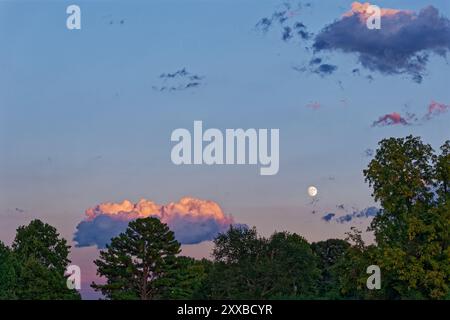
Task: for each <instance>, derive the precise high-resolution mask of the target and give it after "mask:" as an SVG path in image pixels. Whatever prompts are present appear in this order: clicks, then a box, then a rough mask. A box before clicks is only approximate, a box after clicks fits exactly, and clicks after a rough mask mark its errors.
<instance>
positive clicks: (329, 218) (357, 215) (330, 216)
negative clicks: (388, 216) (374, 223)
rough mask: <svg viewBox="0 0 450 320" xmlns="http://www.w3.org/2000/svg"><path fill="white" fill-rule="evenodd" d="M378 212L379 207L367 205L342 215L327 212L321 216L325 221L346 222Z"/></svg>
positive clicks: (368, 216)
mask: <svg viewBox="0 0 450 320" xmlns="http://www.w3.org/2000/svg"><path fill="white" fill-rule="evenodd" d="M379 214H380V209H378V208H376V207H368V208H365V209H363V210H360V211H358V210H356V211H353V212H352V213H348V214H345V215H343V216H336V214H335V213H327V214H325V215H324V216H323V217H322V220H325V221H326V222H330V221H332V220H333V221H335V222H337V223H341V224H342V223H347V222H351V221H352V220H354V219H364V218H372V217H375V216H377V215H379Z"/></svg>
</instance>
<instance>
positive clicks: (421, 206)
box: [364, 136, 450, 299]
mask: <svg viewBox="0 0 450 320" xmlns="http://www.w3.org/2000/svg"><path fill="white" fill-rule="evenodd" d="M449 150H450V142H449V141H447V142H446V143H445V144H444V145H443V146H442V148H441V151H442V152H441V154H440V155H436V154H435V153H434V151H433V149H432V147H431V146H430V145H428V144H424V143H423V142H422V141H421V139H420V138H418V137H413V136H408V137H406V138H390V139H384V140H382V141H381V142H380V143H379V149H378V150H377V152H376V155H375V158H374V159H373V160H372V161H371V162H370V164H369V167H368V169H367V170H364V175H365V176H366V181H368V182H369V184H370V186H371V187H373V195H374V197H375V200H376V201H379V202H380V204H381V206H382V207H383V210H382V212H381V214H380V215H378V216H377V217H375V218H374V220H373V221H372V223H371V228H370V230H373V231H374V233H375V237H376V242H377V244H378V263H379V265H380V267H381V269H382V275H383V277H382V282H383V281H385V282H386V281H388V282H389V286H388V287H389V288H390V290H389V292H388V293H387V298H419V299H420V298H433V299H439V298H444V297H445V296H447V295H448V293H449V285H450V272H449V271H450V269H449V268H450V249H449V230H450V210H449V192H450V191H449V187H448V186H449V185H450V180H449V177H450V175H449V172H450V155H449Z"/></svg>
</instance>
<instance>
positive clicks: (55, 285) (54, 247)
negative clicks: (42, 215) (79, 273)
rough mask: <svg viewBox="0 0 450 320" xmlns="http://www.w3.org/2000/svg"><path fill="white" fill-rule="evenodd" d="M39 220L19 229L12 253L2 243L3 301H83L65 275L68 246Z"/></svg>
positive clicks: (0, 276) (0, 293)
mask: <svg viewBox="0 0 450 320" xmlns="http://www.w3.org/2000/svg"><path fill="white" fill-rule="evenodd" d="M66 243H67V242H66V240H65V239H62V238H59V234H58V233H57V231H56V229H55V228H54V227H52V226H50V225H48V224H44V223H43V222H42V221H40V220H33V221H32V222H31V223H30V224H29V225H28V226H22V227H19V228H18V229H17V233H16V237H15V240H14V242H13V245H12V249H10V248H8V247H6V246H5V245H4V244H3V243H1V242H0V299H25V300H31V299H33V300H62V299H80V295H79V294H78V292H77V291H75V290H70V289H68V288H67V278H66V276H65V275H64V272H65V270H66V267H67V265H68V264H69V263H70V261H69V259H68V254H69V248H70V247H69V246H67V245H66Z"/></svg>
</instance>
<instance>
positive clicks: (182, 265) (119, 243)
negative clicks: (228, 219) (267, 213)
mask: <svg viewBox="0 0 450 320" xmlns="http://www.w3.org/2000/svg"><path fill="white" fill-rule="evenodd" d="M440 151H441V152H440V153H435V152H434V150H433V149H432V148H431V146H430V145H428V144H424V143H423V142H422V141H421V139H420V138H418V137H413V136H408V137H406V138H389V139H384V140H382V141H381V142H380V143H379V148H378V149H377V152H376V155H375V156H374V158H373V159H372V160H371V162H370V163H369V165H368V168H367V169H366V170H364V176H365V179H366V181H367V182H368V183H369V185H370V186H371V187H372V189H373V197H374V199H375V200H376V201H377V202H378V203H379V204H380V206H381V208H382V209H381V211H380V214H379V215H377V216H376V217H375V218H374V219H373V220H372V222H371V224H370V227H369V230H368V231H371V232H373V234H374V236H375V241H374V243H373V244H370V245H366V244H365V243H364V242H363V240H362V237H361V231H358V230H356V229H353V228H352V229H351V231H350V232H348V233H347V238H346V239H345V240H341V239H329V240H325V241H319V242H314V243H309V242H308V241H307V240H305V239H304V238H303V237H302V236H300V235H298V234H295V233H289V232H276V233H274V234H272V235H271V236H270V237H263V236H261V235H259V234H258V232H257V230H256V228H243V227H230V229H229V230H228V231H227V232H226V233H223V234H220V235H218V236H217V238H216V239H215V240H214V249H213V251H212V259H211V260H208V259H202V260H197V259H193V258H190V257H184V256H181V255H180V251H181V250H180V243H179V242H178V241H176V239H175V236H174V233H173V232H172V231H171V230H170V229H169V228H168V226H167V225H165V224H163V223H161V222H160V221H159V220H158V219H157V218H153V217H149V218H144V219H137V220H134V221H132V222H130V223H129V225H128V228H127V229H126V231H125V232H124V233H122V234H120V235H119V236H117V237H115V238H113V239H111V242H110V244H108V245H107V247H106V249H105V250H102V251H101V252H100V255H99V257H98V259H96V260H95V261H94V263H95V265H96V266H97V273H98V275H99V276H101V277H102V278H103V279H104V282H101V283H92V285H91V286H92V287H93V288H94V289H95V290H97V291H99V292H101V293H102V294H103V296H104V297H105V298H106V299H113V300H115V299H142V300H149V299H450V248H449V243H450V201H449V200H450V198H449V197H450V189H449V187H450V141H447V142H445V143H444V145H443V146H442V147H441V150H440ZM69 249H70V247H69V246H68V245H67V242H66V240H64V239H62V238H61V237H60V236H59V234H58V233H57V231H56V229H55V228H54V227H52V226H49V225H48V224H45V223H43V222H41V221H39V220H34V221H32V222H31V223H30V224H29V225H28V226H24V227H20V228H19V229H18V230H17V235H16V238H15V240H14V242H13V244H12V246H11V248H8V247H6V246H5V245H4V244H1V243H0V299H79V298H80V296H79V294H78V293H77V292H76V291H75V290H69V289H67V286H66V276H64V270H65V268H66V267H67V265H68V264H69V263H70V261H69V260H68V254H69ZM370 265H377V266H379V267H380V270H381V288H380V289H379V290H369V289H368V288H367V287H366V281H367V278H368V276H369V275H368V274H367V273H366V270H367V267H368V266H370Z"/></svg>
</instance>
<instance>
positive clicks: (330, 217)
mask: <svg viewBox="0 0 450 320" xmlns="http://www.w3.org/2000/svg"><path fill="white" fill-rule="evenodd" d="M335 215H336V214H335V213H327V214H326V215H324V216H323V217H322V220H325V221H326V222H330V221H331V219H333V218H334V216H335Z"/></svg>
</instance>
